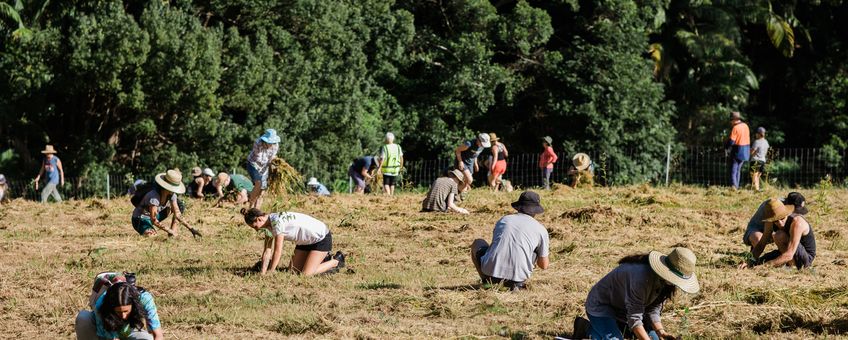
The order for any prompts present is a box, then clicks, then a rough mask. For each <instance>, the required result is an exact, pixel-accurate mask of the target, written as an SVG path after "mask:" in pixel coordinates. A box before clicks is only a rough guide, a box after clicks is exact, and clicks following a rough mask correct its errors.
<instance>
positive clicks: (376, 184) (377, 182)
mask: <svg viewBox="0 0 848 340" xmlns="http://www.w3.org/2000/svg"><path fill="white" fill-rule="evenodd" d="M372 175H373V178H372V179H371V181H370V183H368V186H369V188H370V189H371V192H381V191H383V173H382V172H378V171H375V172H374V173H373V174H372Z"/></svg>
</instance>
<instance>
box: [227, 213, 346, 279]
mask: <svg viewBox="0 0 848 340" xmlns="http://www.w3.org/2000/svg"><path fill="white" fill-rule="evenodd" d="M241 214H242V215H244V222H245V223H247V225H249V226H250V227H251V228H253V229H254V230H257V231H258V230H263V231H264V232H265V245H264V248H263V251H262V264H261V267H260V273H262V275H265V274H267V273H273V272H274V271H275V270H276V269H277V265H279V264H280V256H282V252H283V241H292V242H294V244H295V245H296V246H295V248H294V255H292V259H291V263H290V264H289V270H293V271H295V272H297V273H299V274H303V275H306V276H310V275H316V274H321V273H326V272H330V271H331V270H334V269H336V268H344V266H345V255H344V254H342V252H341V251H338V252H336V254H335V255H333V256H332V257H330V256H328V255H329V253H330V251H331V250H332V248H333V235H332V233H331V232H330V229H329V228H327V225H326V224H324V222H321V221H319V220H318V219H316V218H314V217H312V216H309V215H306V214H301V213H296V212H281V213H271V214H266V213H264V212H262V211H261V210H259V209H256V208H252V209H242V210H241Z"/></svg>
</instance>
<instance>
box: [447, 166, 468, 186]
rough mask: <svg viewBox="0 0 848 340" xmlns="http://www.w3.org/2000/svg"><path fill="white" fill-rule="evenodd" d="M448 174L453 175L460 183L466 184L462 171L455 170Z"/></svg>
mask: <svg viewBox="0 0 848 340" xmlns="http://www.w3.org/2000/svg"><path fill="white" fill-rule="evenodd" d="M448 174H449V175H453V177H456V179H458V180H459V182H460V183H465V175H464V174H462V171H459V170H457V169H453V170H451V171H448Z"/></svg>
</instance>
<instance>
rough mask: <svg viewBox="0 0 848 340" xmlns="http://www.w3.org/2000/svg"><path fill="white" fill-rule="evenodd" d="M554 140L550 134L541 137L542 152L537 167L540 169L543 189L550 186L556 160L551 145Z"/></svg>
mask: <svg viewBox="0 0 848 340" xmlns="http://www.w3.org/2000/svg"><path fill="white" fill-rule="evenodd" d="M553 142H554V140H553V138H551V137H550V136H545V137H544V138H542V148H543V151H542V154H541V155H540V156H539V168H541V169H542V184H543V185H544V186H545V189H550V188H551V173H553V172H554V163H556V161H557V155H556V152H554V148H553V147H551V144H553Z"/></svg>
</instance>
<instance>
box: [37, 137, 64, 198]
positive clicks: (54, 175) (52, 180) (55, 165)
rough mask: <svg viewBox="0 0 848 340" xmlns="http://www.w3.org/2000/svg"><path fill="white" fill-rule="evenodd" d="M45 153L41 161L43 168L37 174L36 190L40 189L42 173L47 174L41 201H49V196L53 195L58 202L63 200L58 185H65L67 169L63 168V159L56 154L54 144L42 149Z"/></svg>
mask: <svg viewBox="0 0 848 340" xmlns="http://www.w3.org/2000/svg"><path fill="white" fill-rule="evenodd" d="M41 153H42V154H44V160H43V161H42V162H41V170H40V171H39V172H38V176H35V190H38V182H39V180H41V175H45V174H46V176H47V184H45V185H44V189H42V190H41V203H47V198H48V197H50V196H51V195H52V196H53V200H54V201H56V202H61V201H62V196H61V195H60V194H59V189H58V188H57V186H64V185H65V170H64V169H63V168H62V161H61V160H60V159H59V157H57V156H56V149H53V145H47V146H46V147H44V150H42V151H41Z"/></svg>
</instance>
